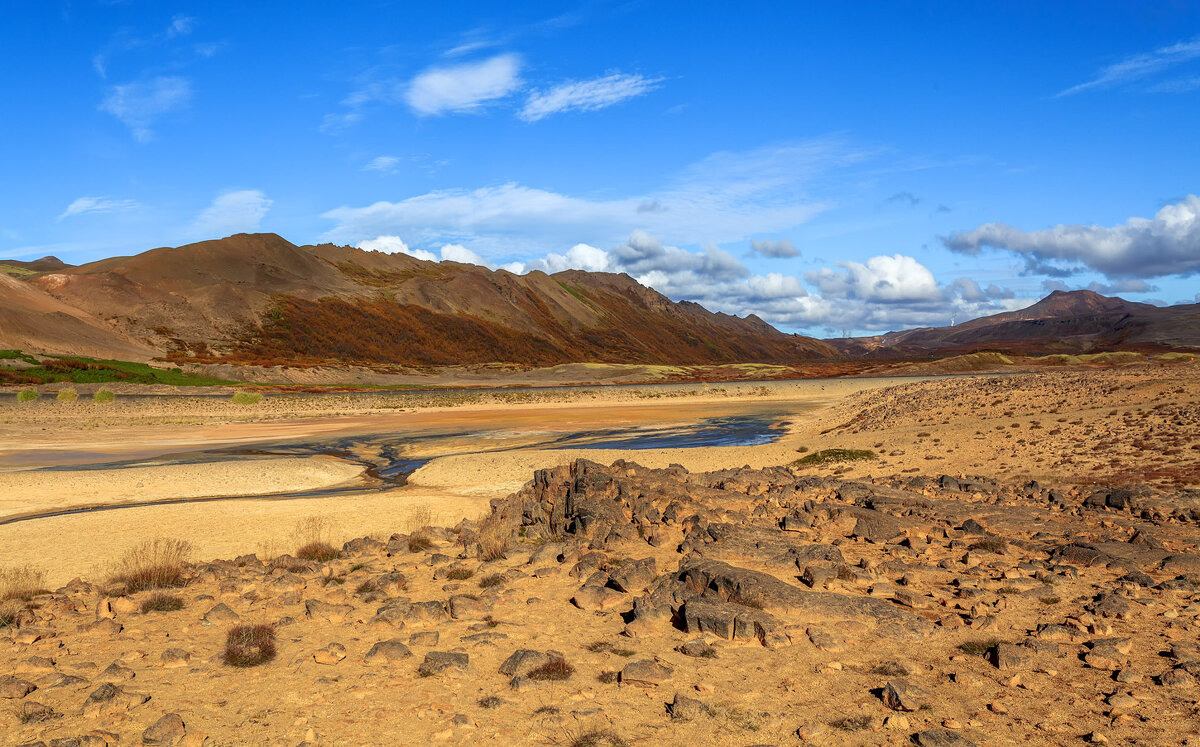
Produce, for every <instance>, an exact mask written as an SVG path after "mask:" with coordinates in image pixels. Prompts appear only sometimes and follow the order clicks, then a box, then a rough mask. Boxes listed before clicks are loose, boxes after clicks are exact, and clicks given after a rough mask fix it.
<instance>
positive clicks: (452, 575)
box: [446, 568, 475, 581]
mask: <svg viewBox="0 0 1200 747" xmlns="http://www.w3.org/2000/svg"><path fill="white" fill-rule="evenodd" d="M474 575H475V571H473V570H471V569H470V568H451V569H450V570H449V571H447V572H446V578H448V579H450V580H451V581H466V580H467V579H469V578H471V577H472V576H474Z"/></svg>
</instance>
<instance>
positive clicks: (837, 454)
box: [792, 449, 878, 467]
mask: <svg viewBox="0 0 1200 747" xmlns="http://www.w3.org/2000/svg"><path fill="white" fill-rule="evenodd" d="M877 458H878V457H876V455H875V452H873V451H868V450H866V449H822V450H821V451H816V452H813V453H812V454H809V455H808V456H806V457H801V458H800V459H797V460H796V461H794V462H792V466H793V467H814V466H818V465H822V464H837V463H841V462H860V461H865V460H870V459H877Z"/></svg>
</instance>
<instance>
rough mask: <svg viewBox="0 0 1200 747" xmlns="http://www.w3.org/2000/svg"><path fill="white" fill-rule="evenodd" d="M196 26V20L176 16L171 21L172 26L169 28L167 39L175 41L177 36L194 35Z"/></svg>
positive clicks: (189, 17)
mask: <svg viewBox="0 0 1200 747" xmlns="http://www.w3.org/2000/svg"><path fill="white" fill-rule="evenodd" d="M195 25H196V19H195V18H192V17H191V16H184V15H179V16H175V17H174V18H172V19H171V25H169V26H167V32H166V33H167V38H168V39H174V38H175V37H177V36H187V35H188V34H190V33H192V29H193V28H194V27H195Z"/></svg>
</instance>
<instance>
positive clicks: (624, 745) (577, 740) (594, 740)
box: [568, 729, 629, 747]
mask: <svg viewBox="0 0 1200 747" xmlns="http://www.w3.org/2000/svg"><path fill="white" fill-rule="evenodd" d="M569 739H570V741H569V742H568V744H569V745H570V747H629V742H626V741H625V740H624V739H622V738H621V737H620V736H619V735H618V734H617V733H616V732H615V731H612V730H611V729H592V730H591V731H585V732H583V733H582V734H575V735H572V736H571V737H569Z"/></svg>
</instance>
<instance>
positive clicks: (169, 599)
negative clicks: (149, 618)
mask: <svg viewBox="0 0 1200 747" xmlns="http://www.w3.org/2000/svg"><path fill="white" fill-rule="evenodd" d="M181 609H183V600H182V599H180V598H179V597H174V596H171V595H170V594H162V593H157V594H151V595H150V596H148V597H146V598H145V599H144V600H143V601H142V612H143V613H145V612H175V611H176V610H181Z"/></svg>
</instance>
